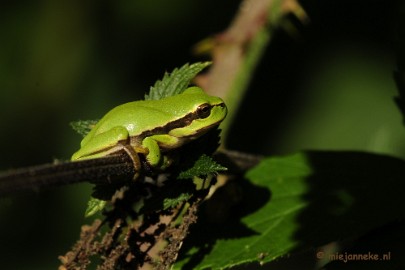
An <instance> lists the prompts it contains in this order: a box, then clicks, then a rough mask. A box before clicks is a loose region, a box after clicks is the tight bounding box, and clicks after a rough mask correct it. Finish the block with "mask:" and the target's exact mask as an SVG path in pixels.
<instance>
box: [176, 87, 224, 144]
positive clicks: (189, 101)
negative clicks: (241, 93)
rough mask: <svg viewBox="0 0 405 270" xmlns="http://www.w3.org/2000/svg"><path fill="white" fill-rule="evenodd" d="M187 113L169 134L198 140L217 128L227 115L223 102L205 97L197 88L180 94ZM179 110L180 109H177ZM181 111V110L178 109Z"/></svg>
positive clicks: (216, 98) (213, 97)
mask: <svg viewBox="0 0 405 270" xmlns="http://www.w3.org/2000/svg"><path fill="white" fill-rule="evenodd" d="M181 98H182V102H181V104H183V105H184V106H186V107H187V108H183V109H184V110H187V111H188V113H187V114H186V115H185V116H184V117H182V120H181V122H180V123H178V125H177V126H176V127H175V128H174V129H172V130H170V132H169V134H170V135H172V136H175V137H178V138H185V137H187V138H189V139H194V138H198V137H200V136H201V135H203V134H204V133H206V132H207V131H208V130H210V129H212V128H214V127H216V126H218V125H219V124H220V123H221V122H222V120H224V118H225V116H226V114H227V108H226V106H225V103H224V101H223V100H222V99H221V98H219V97H215V96H209V95H207V94H206V93H205V92H204V91H203V90H202V89H201V88H199V87H190V88H188V89H186V90H185V91H184V92H183V93H182V94H181ZM179 109H180V108H179ZM180 110H182V109H180Z"/></svg>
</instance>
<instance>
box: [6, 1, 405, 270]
mask: <svg viewBox="0 0 405 270" xmlns="http://www.w3.org/2000/svg"><path fill="white" fill-rule="evenodd" d="M239 2H240V1H213V0H205V1H202V0H197V1H186V0H173V1H170V2H164V1H150V0H149V1H146V0H141V1H123V0H121V1H89V2H85V1H62V0H61V1H45V0H43V1H18V2H9V3H1V4H0V34H1V43H0V123H1V125H2V131H3V132H2V133H1V134H0V136H1V144H0V145H1V150H2V151H1V153H2V156H1V157H0V168H1V169H3V170H6V169H9V168H13V167H21V166H27V165H35V164H40V163H46V162H51V161H52V159H54V158H58V159H69V157H70V155H71V154H72V153H73V152H74V151H75V150H77V148H78V146H79V142H80V139H81V138H80V136H78V135H76V134H75V132H74V131H73V130H72V129H71V128H70V126H69V123H70V122H71V121H75V120H79V119H97V118H99V117H100V116H101V115H102V114H103V113H104V112H106V110H108V109H109V108H111V107H113V106H115V105H117V104H120V103H123V102H127V101H130V100H136V99H140V98H142V97H143V95H144V94H145V93H146V92H147V91H148V90H149V87H150V86H152V85H153V83H154V82H155V81H156V80H157V79H158V78H161V76H162V74H163V72H164V71H167V70H172V69H173V68H174V67H179V66H182V65H183V64H184V63H186V62H194V61H195V60H196V57H195V56H193V55H192V54H191V48H192V46H193V45H194V44H196V43H197V42H198V41H200V40H202V39H204V38H206V37H208V36H210V35H213V34H216V33H219V32H221V31H222V30H223V29H224V28H225V27H227V25H228V24H229V22H230V21H231V19H232V17H233V16H234V14H235V12H236V10H237V8H238V4H239ZM402 2H403V1H399V0H398V1H389V2H387V1H382V0H373V1H365V0H362V1H355V2H353V1H348V0H344V1H341V0H327V1H309V0H304V1H301V4H302V5H303V7H304V9H305V10H306V12H307V13H308V15H309V17H310V20H311V22H310V23H309V25H307V26H305V27H303V26H301V25H296V27H297V28H298V31H295V32H294V33H292V32H289V31H285V30H283V29H280V30H279V31H278V33H277V35H276V36H275V38H274V39H273V40H272V43H271V44H270V46H269V48H268V49H267V52H266V55H265V57H264V58H263V60H262V62H261V64H260V66H259V68H258V70H257V74H255V76H254V81H253V83H252V84H251V86H250V91H249V94H248V96H247V97H246V98H245V100H244V104H243V106H242V108H241V110H240V112H239V114H238V116H237V119H238V121H237V122H236V123H235V124H234V126H233V127H232V130H231V132H229V133H230V134H231V138H229V139H228V142H229V143H228V146H229V148H231V149H238V150H244V151H247V152H255V153H262V154H284V153H288V152H295V151H299V150H301V149H329V150H331V149H336V150H342V149H350V150H364V151H373V152H379V153H387V154H390V155H394V156H397V157H402V158H404V157H405V140H404V135H405V131H404V129H403V126H402V123H401V115H400V112H399V110H398V109H397V108H396V107H395V104H394V102H393V97H394V96H396V95H397V92H396V89H395V84H394V81H393V79H392V72H393V70H394V69H395V55H394V51H393V47H394V46H393V42H394V41H395V38H396V36H395V33H396V32H395V31H396V28H397V27H398V25H397V24H396V23H397V18H398V17H399V12H400V11H401V7H402V8H403V7H404V4H403V3H402ZM198 60H201V59H199V58H198ZM253 119H254V120H255V121H252V120H253ZM256 119H259V120H256ZM232 134H238V136H233V137H232ZM89 194H90V185H87V184H82V185H78V186H70V187H64V188H59V189H53V190H49V191H42V192H40V193H36V192H33V193H24V194H17V195H16V196H15V197H13V198H0V219H1V222H0V243H2V244H1V247H0V258H1V260H2V267H4V268H5V269H55V268H56V266H57V265H58V260H57V255H60V254H62V253H64V251H66V250H68V249H69V247H70V246H71V245H72V244H73V242H74V241H75V239H76V238H77V236H78V232H79V229H78V228H79V227H80V225H81V224H83V223H84V222H83V212H84V208H85V207H86V203H85V202H86V200H87V198H88V195H89ZM45 232H46V233H45Z"/></svg>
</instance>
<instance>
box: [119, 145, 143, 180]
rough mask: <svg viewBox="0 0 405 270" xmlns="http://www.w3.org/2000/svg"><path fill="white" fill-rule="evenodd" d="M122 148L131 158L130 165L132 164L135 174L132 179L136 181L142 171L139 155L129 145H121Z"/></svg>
mask: <svg viewBox="0 0 405 270" xmlns="http://www.w3.org/2000/svg"><path fill="white" fill-rule="evenodd" d="M122 147H123V149H124V151H125V152H126V153H127V154H128V156H129V157H130V158H131V160H132V163H133V164H134V168H135V174H134V176H133V178H132V179H133V180H136V179H137V178H138V177H139V175H140V172H141V170H142V164H141V160H140V159H139V155H138V153H137V152H136V151H135V149H134V148H133V147H132V146H131V145H129V144H123V145H122Z"/></svg>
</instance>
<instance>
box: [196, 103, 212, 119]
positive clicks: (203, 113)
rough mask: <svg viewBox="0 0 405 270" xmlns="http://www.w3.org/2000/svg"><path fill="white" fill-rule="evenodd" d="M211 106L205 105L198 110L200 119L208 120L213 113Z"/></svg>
mask: <svg viewBox="0 0 405 270" xmlns="http://www.w3.org/2000/svg"><path fill="white" fill-rule="evenodd" d="M211 108H212V107H211V105H209V104H207V103H204V104H202V105H200V106H198V108H197V115H198V118H207V117H208V116H209V115H210V113H211Z"/></svg>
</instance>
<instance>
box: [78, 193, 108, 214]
mask: <svg viewBox="0 0 405 270" xmlns="http://www.w3.org/2000/svg"><path fill="white" fill-rule="evenodd" d="M106 204H107V201H103V200H99V199H96V198H93V197H91V198H90V200H89V201H88V202H87V209H86V212H85V214H84V216H85V217H90V216H92V215H94V214H96V213H97V212H99V211H101V210H103V209H104V207H105V205H106Z"/></svg>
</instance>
